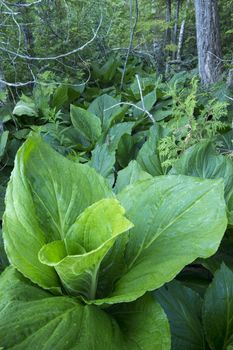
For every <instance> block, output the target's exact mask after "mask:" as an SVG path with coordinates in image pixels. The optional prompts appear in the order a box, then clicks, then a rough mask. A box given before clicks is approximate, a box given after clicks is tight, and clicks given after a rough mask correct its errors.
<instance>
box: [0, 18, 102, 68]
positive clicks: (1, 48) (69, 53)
mask: <svg viewBox="0 0 233 350" xmlns="http://www.w3.org/2000/svg"><path fill="white" fill-rule="evenodd" d="M102 21H103V16H102V14H101V18H100V22H99V25H98V27H97V29H96V31H95V32H94V35H93V37H92V38H91V39H90V40H89V41H87V42H86V43H85V44H84V45H82V46H80V47H78V48H76V49H74V50H72V51H69V52H66V53H63V54H60V55H57V56H50V57H32V56H28V55H22V54H20V53H16V52H14V51H11V50H8V49H5V48H4V47H0V50H2V51H4V52H7V53H10V54H13V55H15V56H16V57H20V58H23V59H25V60H30V61H51V60H57V59H59V58H64V57H67V56H70V55H73V54H75V53H77V52H79V51H82V50H83V49H84V48H85V47H87V46H88V45H89V44H91V43H92V42H93V41H94V40H95V38H96V36H97V34H98V32H99V29H100V27H101V25H102Z"/></svg>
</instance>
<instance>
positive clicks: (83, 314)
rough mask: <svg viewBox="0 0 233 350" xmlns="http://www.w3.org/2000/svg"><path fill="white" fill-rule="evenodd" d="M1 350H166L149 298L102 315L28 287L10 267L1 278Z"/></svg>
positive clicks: (163, 325)
mask: <svg viewBox="0 0 233 350" xmlns="http://www.w3.org/2000/svg"><path fill="white" fill-rule="evenodd" d="M0 339H1V340H0V344H1V346H2V347H3V348H4V349H15V350H16V349H17V350H25V349H35V350H41V349H43V350H51V349H56V350H67V349H74V350H76V349H77V350H87V349H88V350H102V349H111V350H139V349H146V350H169V349H170V334H169V326H168V322H167V319H166V316H165V314H164V312H163V310H162V309H161V307H160V306H159V305H158V304H157V303H156V302H154V301H153V299H152V298H151V297H150V296H145V297H143V298H141V299H139V300H137V301H136V302H135V303H131V304H126V305H124V304H122V305H120V306H118V307H117V308H115V309H114V310H111V312H108V313H107V312H106V311H102V310H101V309H99V308H98V307H96V306H93V305H83V304H81V303H79V301H78V300H77V299H74V298H71V297H68V296H63V297H54V296H52V295H51V294H50V293H48V292H46V291H44V290H42V289H40V288H38V287H36V286H35V285H32V284H30V282H28V280H26V279H25V278H24V277H23V276H22V275H20V274H19V273H18V272H16V271H15V270H14V269H13V268H8V269H7V270H6V271H5V272H4V273H3V274H2V275H1V277H0Z"/></svg>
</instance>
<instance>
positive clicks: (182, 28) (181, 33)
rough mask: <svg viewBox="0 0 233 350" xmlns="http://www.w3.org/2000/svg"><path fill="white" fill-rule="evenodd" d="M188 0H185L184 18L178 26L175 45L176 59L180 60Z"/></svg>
mask: <svg viewBox="0 0 233 350" xmlns="http://www.w3.org/2000/svg"><path fill="white" fill-rule="evenodd" d="M189 2H190V0H186V6H185V13H184V19H183V21H182V23H181V26H180V34H179V40H178V45H177V56H176V59H177V61H181V50H182V46H183V41H184V29H185V23H186V17H187V12H188V7H189Z"/></svg>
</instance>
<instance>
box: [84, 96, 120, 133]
mask: <svg viewBox="0 0 233 350" xmlns="http://www.w3.org/2000/svg"><path fill="white" fill-rule="evenodd" d="M118 103H119V101H117V100H116V99H114V98H113V97H111V96H109V95H106V94H105V95H102V96H99V97H97V98H96V99H95V100H94V101H93V102H92V103H91V104H90V106H89V108H88V111H89V112H91V113H93V114H95V115H96V116H97V117H99V118H100V120H101V124H102V128H103V130H104V131H106V130H108V129H109V127H110V126H111V125H112V123H113V122H114V121H115V120H116V119H118V118H120V117H121V116H123V115H124V113H125V111H126V108H124V107H120V106H119V105H118Z"/></svg>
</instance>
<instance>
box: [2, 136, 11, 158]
mask: <svg viewBox="0 0 233 350" xmlns="http://www.w3.org/2000/svg"><path fill="white" fill-rule="evenodd" d="M8 136H9V131H3V132H2V133H1V134H0V159H1V158H2V157H3V156H4V153H5V150H6V145H7V141H8Z"/></svg>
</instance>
